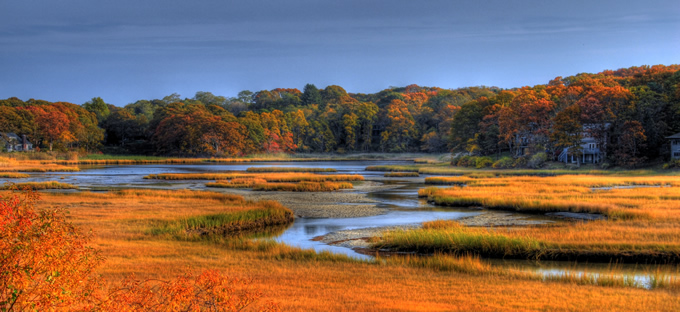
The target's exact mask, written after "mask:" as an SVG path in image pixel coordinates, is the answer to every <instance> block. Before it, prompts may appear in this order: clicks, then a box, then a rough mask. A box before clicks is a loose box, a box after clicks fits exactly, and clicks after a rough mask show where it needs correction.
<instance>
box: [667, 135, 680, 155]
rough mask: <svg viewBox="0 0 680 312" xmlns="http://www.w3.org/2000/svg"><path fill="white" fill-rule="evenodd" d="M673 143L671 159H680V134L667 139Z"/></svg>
mask: <svg viewBox="0 0 680 312" xmlns="http://www.w3.org/2000/svg"><path fill="white" fill-rule="evenodd" d="M666 139H669V140H670V141H671V159H680V133H676V134H674V135H671V136H669V137H666Z"/></svg>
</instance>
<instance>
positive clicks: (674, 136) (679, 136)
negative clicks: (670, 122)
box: [666, 133, 680, 139]
mask: <svg viewBox="0 0 680 312" xmlns="http://www.w3.org/2000/svg"><path fill="white" fill-rule="evenodd" d="M666 139H680V133H676V134H674V135H671V136H669V137H666Z"/></svg>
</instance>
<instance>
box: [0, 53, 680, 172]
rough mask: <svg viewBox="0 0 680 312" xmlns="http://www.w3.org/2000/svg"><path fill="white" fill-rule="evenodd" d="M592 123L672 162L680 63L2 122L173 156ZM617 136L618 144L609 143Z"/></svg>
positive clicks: (9, 104) (455, 137)
mask: <svg viewBox="0 0 680 312" xmlns="http://www.w3.org/2000/svg"><path fill="white" fill-rule="evenodd" d="M583 129H587V131H590V132H591V133H589V135H590V136H591V137H593V138H595V139H596V140H598V142H599V141H601V142H600V143H602V146H606V151H605V153H606V154H605V155H606V156H607V159H608V160H607V162H608V163H610V164H611V165H621V166H626V167H634V166H637V165H639V164H643V163H646V162H653V161H666V160H668V152H667V150H668V143H667V141H666V140H665V139H664V138H665V137H666V136H668V135H672V134H674V133H677V132H680V65H670V66H663V65H657V66H640V67H631V68H625V69H619V70H607V71H603V72H600V73H597V74H587V73H583V74H578V75H575V76H569V77H564V78H563V77H557V78H555V79H553V80H551V81H549V82H547V83H546V84H541V85H536V86H533V87H528V86H527V87H521V88H514V89H500V88H496V87H485V86H480V87H468V88H461V89H455V90H448V89H441V88H437V87H421V86H417V85H409V86H406V87H390V88H388V89H385V90H382V91H380V92H378V93H374V94H355V93H348V92H346V91H345V90H344V89H343V88H342V87H340V86H335V85H331V86H328V87H326V88H323V89H319V88H317V87H316V86H314V85H313V84H307V85H306V86H305V87H304V89H303V90H302V91H300V90H298V89H281V88H279V89H273V90H262V91H258V92H251V91H242V92H240V93H239V94H238V96H236V97H225V96H217V95H214V94H212V93H210V92H197V93H196V94H195V96H194V97H193V98H184V99H182V98H181V97H180V96H179V95H177V94H172V95H169V96H166V97H164V98H162V99H153V100H139V101H136V102H134V103H130V104H128V105H126V106H124V107H118V106H114V105H110V104H107V103H106V102H105V101H104V100H103V99H101V98H99V97H95V98H93V99H92V100H91V101H88V102H86V103H84V104H82V105H77V104H72V103H66V102H54V103H52V102H47V101H42V100H34V99H30V100H27V101H22V100H20V99H18V98H8V99H5V100H0V132H1V133H16V134H18V135H20V136H21V135H26V137H27V138H28V140H29V141H31V142H32V143H33V144H34V145H35V147H37V148H39V149H40V150H59V151H82V152H95V151H102V152H105V153H113V154H144V155H154V154H155V155H163V156H201V157H220V156H242V155H247V154H253V153H272V152H284V153H293V152H295V153H329V152H335V153H347V152H391V153H397V152H439V153H441V152H449V151H453V152H466V153H469V154H470V155H476V156H494V155H501V154H504V155H508V154H509V155H510V156H511V157H514V158H519V157H529V156H531V155H534V154H537V153H545V154H546V156H547V158H553V159H554V158H555V157H556V156H557V154H559V152H560V151H561V150H562V149H564V148H568V147H576V146H578V145H579V143H580V140H581V135H582V134H583V131H584V130H583ZM605 141H606V142H605Z"/></svg>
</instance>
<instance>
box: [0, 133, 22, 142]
mask: <svg viewBox="0 0 680 312" xmlns="http://www.w3.org/2000/svg"><path fill="white" fill-rule="evenodd" d="M0 136H5V137H7V138H8V139H10V140H17V141H18V140H19V139H20V138H19V136H18V135H16V133H14V132H7V133H0Z"/></svg>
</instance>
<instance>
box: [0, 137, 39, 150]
mask: <svg viewBox="0 0 680 312" xmlns="http://www.w3.org/2000/svg"><path fill="white" fill-rule="evenodd" d="M0 143H3V144H4V145H5V150H7V151H8V152H27V151H32V150H33V143H31V142H29V141H28V139H26V135H25V134H24V135H22V136H21V137H19V136H18V135H16V134H15V133H12V132H9V133H0ZM0 146H2V145H0Z"/></svg>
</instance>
